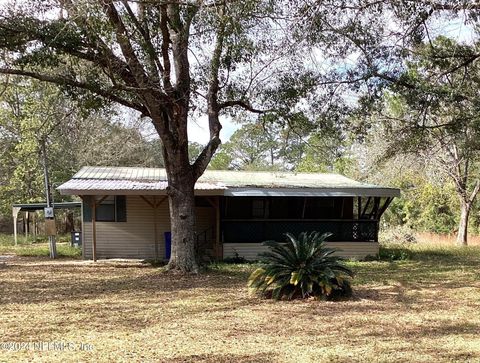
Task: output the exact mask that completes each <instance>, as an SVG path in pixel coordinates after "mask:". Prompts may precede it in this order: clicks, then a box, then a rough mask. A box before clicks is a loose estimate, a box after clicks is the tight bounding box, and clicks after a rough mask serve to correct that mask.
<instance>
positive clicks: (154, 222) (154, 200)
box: [153, 196, 158, 262]
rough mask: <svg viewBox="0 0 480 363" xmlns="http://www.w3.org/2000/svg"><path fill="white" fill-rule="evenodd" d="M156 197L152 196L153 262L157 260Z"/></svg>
mask: <svg viewBox="0 0 480 363" xmlns="http://www.w3.org/2000/svg"><path fill="white" fill-rule="evenodd" d="M157 208H158V205H157V197H156V196H153V233H154V238H155V251H154V256H155V262H157V261H158V230H157Z"/></svg>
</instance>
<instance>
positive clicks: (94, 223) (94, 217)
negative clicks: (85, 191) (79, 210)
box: [91, 196, 97, 262]
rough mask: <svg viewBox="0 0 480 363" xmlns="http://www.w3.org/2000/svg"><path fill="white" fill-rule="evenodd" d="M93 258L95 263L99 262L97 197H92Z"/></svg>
mask: <svg viewBox="0 0 480 363" xmlns="http://www.w3.org/2000/svg"><path fill="white" fill-rule="evenodd" d="M91 208H92V258H93V262H97V221H96V220H97V201H96V198H95V196H93V197H92V204H91Z"/></svg>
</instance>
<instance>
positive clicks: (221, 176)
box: [58, 166, 400, 196]
mask: <svg viewBox="0 0 480 363" xmlns="http://www.w3.org/2000/svg"><path fill="white" fill-rule="evenodd" d="M167 185H168V184H167V175H166V171H165V169H160V168H135V167H133V168H132V167H88V166H86V167H83V168H82V169H81V170H80V171H78V172H77V173H76V174H75V175H74V176H73V178H72V179H71V180H69V181H68V182H66V183H64V184H62V185H61V186H60V187H58V189H59V190H60V192H61V193H62V194H79V195H81V194H88V193H92V192H98V193H100V192H121V191H129V192H131V193H132V192H133V193H136V192H138V193H139V192H141V191H145V192H161V191H163V192H164V191H165V190H166V188H167ZM195 189H196V190H197V191H211V192H215V191H216V193H210V194H217V195H232V196H235V195H273V194H272V193H274V192H275V191H274V190H277V189H280V190H279V191H277V192H278V193H279V195H286V194H285V193H287V190H288V195H297V194H298V195H303V194H304V193H305V192H306V193H308V194H311V193H317V194H319V195H332V196H334V195H353V196H356V195H371V196H374V195H377V196H399V195H400V191H399V190H398V189H395V188H385V187H380V186H377V185H372V184H366V183H361V182H358V181H355V180H352V179H349V178H347V177H345V176H342V175H338V174H320V173H289V172H263V171H261V172H245V171H229V170H207V171H205V173H204V174H203V175H202V176H201V177H200V179H199V180H198V182H197V184H196V185H195ZM225 190H227V191H225ZM302 190H303V192H302ZM306 190H307V191H306ZM302 193H303V194H302ZM339 193H340V194H339Z"/></svg>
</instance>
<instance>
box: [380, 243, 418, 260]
mask: <svg viewBox="0 0 480 363" xmlns="http://www.w3.org/2000/svg"><path fill="white" fill-rule="evenodd" d="M411 258H412V252H411V251H410V250H409V249H408V248H405V247H401V246H398V245H397V246H392V245H390V246H382V245H380V249H379V251H378V259H379V260H381V261H405V260H410V259H411Z"/></svg>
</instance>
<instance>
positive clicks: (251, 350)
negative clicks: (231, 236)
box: [0, 248, 480, 362]
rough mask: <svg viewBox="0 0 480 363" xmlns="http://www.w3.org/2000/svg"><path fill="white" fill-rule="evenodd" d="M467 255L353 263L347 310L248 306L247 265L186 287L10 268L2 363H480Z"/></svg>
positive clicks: (119, 272) (478, 299) (85, 268)
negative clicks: (353, 295) (353, 293)
mask: <svg viewBox="0 0 480 363" xmlns="http://www.w3.org/2000/svg"><path fill="white" fill-rule="evenodd" d="M472 251H473V252H472V254H471V256H470V257H468V258H464V257H462V258H460V257H459V256H457V255H452V256H443V255H442V256H433V257H431V256H430V257H428V256H427V257H425V258H424V259H420V260H419V259H416V260H411V261H400V262H368V263H367V262H365V263H352V267H353V269H354V270H355V271H357V277H356V279H355V286H354V288H355V298H354V299H353V300H351V301H346V302H324V301H316V300H307V301H293V302H274V301H269V300H264V299H260V298H258V297H255V296H252V295H250V294H249V292H248V291H247V289H246V287H245V282H246V279H247V276H248V273H249V271H251V269H252V268H253V267H252V266H249V265H240V266H234V265H222V266H219V267H216V268H212V269H211V270H210V271H209V272H207V273H205V274H202V275H200V276H181V275H172V274H165V273H163V272H162V271H161V270H159V269H157V268H153V267H150V266H149V265H144V264H141V263H138V262H122V261H119V262H118V261H117V262H100V263H97V264H94V263H91V262H85V261H79V260H65V259H64V260H58V261H53V262H52V261H49V260H48V259H46V258H38V257H37V258H27V257H23V258H21V257H14V258H10V259H8V260H7V262H6V265H5V266H4V267H1V266H0V362H4V361H5V362H23V361H31V362H37V361H38V362H114V361H115V362H164V361H165V362H197V361H200V362H357V361H358V362H432V361H435V362H451V361H458V362H466V361H467V362H468V361H470V362H480V282H479V281H480V258H479V256H480V248H472ZM38 342H44V344H43V346H40V345H39V343H38ZM55 342H56V343H57V346H56V347H55V346H53V345H52V343H55ZM12 343H17V345H16V346H15V345H12ZM34 343H36V345H34ZM46 343H49V344H50V345H46ZM61 343H63V344H65V345H64V346H63V347H62V346H59V344H61ZM20 344H23V346H22V345H20ZM82 344H83V345H82Z"/></svg>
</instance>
